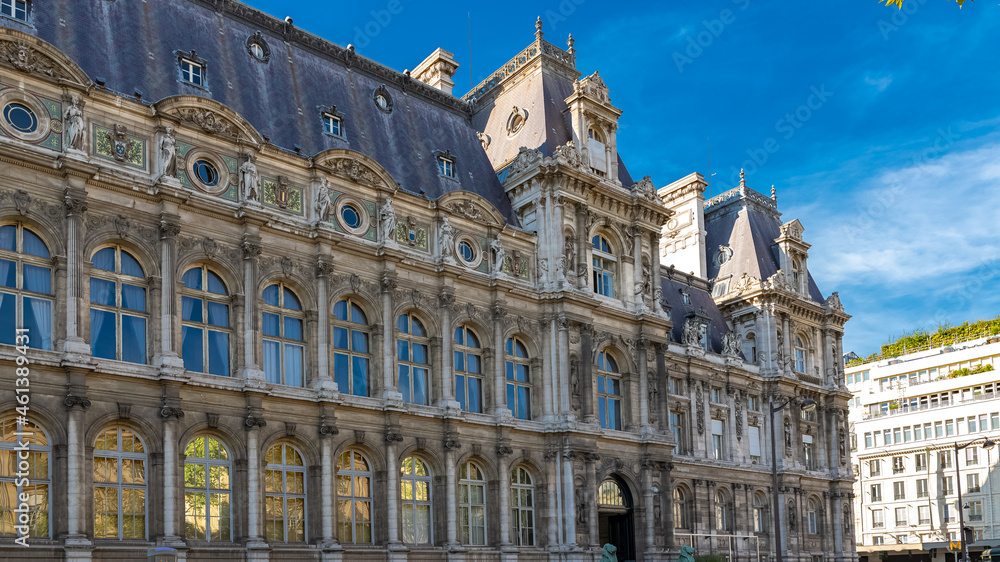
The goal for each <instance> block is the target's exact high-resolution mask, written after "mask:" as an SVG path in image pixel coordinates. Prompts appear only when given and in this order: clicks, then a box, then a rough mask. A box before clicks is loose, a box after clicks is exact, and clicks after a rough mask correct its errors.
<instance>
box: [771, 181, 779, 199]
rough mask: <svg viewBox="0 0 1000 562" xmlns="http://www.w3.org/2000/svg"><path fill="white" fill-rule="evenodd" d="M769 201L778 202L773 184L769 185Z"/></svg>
mask: <svg viewBox="0 0 1000 562" xmlns="http://www.w3.org/2000/svg"><path fill="white" fill-rule="evenodd" d="M771 199H772V200H774V201H777V200H778V192H777V191H775V189H774V184H773V183H772V184H771Z"/></svg>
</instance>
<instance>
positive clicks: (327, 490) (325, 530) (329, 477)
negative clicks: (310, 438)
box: [319, 422, 337, 549]
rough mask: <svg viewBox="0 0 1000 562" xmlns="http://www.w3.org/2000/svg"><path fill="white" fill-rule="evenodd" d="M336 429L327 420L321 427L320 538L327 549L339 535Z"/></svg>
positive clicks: (334, 542)
mask: <svg viewBox="0 0 1000 562" xmlns="http://www.w3.org/2000/svg"><path fill="white" fill-rule="evenodd" d="M334 431H335V430H333V429H332V428H331V427H330V426H328V425H326V424H325V422H324V423H322V424H321V425H320V427H319V447H320V453H319V454H320V466H321V467H322V469H321V470H322V481H321V482H320V493H321V494H322V495H323V497H322V498H320V516H321V517H322V518H323V520H322V522H321V526H320V535H321V536H320V540H321V541H322V544H323V548H324V549H327V548H329V546H331V545H332V544H336V542H337V536H336V535H335V534H334V532H333V529H334V526H333V524H334V518H335V517H336V509H335V508H334V499H333V497H334V494H335V491H334V474H333V437H332V436H333V435H334V433H333V432H334Z"/></svg>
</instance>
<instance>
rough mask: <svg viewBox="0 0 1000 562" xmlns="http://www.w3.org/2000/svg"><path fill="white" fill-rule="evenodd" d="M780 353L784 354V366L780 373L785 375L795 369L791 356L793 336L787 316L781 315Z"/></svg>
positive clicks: (793, 359) (793, 358)
mask: <svg viewBox="0 0 1000 562" xmlns="http://www.w3.org/2000/svg"><path fill="white" fill-rule="evenodd" d="M781 334H782V337H783V340H782V348H783V349H782V352H783V353H784V354H785V361H786V364H785V365H783V366H782V369H781V370H782V372H783V373H787V372H789V371H791V370H793V369H794V367H795V357H794V355H792V342H793V341H794V338H795V334H793V333H792V328H791V322H789V320H788V315H787V314H782V315H781Z"/></svg>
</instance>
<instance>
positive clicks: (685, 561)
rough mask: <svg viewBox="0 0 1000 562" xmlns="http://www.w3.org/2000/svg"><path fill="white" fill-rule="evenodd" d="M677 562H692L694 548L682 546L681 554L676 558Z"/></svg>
mask: <svg viewBox="0 0 1000 562" xmlns="http://www.w3.org/2000/svg"><path fill="white" fill-rule="evenodd" d="M677 562H694V548H692V547H690V546H688V545H684V546H682V547H681V553H680V555H679V556H677Z"/></svg>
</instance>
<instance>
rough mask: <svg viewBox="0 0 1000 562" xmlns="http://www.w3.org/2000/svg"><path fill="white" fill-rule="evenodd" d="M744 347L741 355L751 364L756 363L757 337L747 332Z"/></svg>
mask: <svg viewBox="0 0 1000 562" xmlns="http://www.w3.org/2000/svg"><path fill="white" fill-rule="evenodd" d="M745 345H746V347H745V348H744V352H743V355H744V356H745V357H746V358H747V359H749V360H750V362H751V363H756V362H757V335H756V334H754V333H753V332H748V333H747V335H746V344H745Z"/></svg>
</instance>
